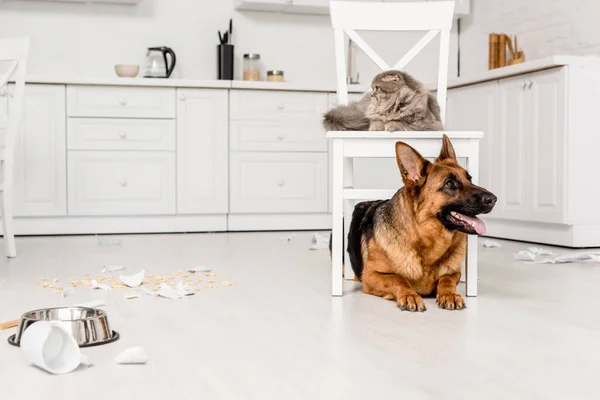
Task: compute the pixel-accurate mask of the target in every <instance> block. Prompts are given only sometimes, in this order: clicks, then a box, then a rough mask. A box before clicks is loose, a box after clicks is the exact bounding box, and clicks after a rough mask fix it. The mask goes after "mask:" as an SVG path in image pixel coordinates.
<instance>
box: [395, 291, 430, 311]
mask: <svg viewBox="0 0 600 400" xmlns="http://www.w3.org/2000/svg"><path fill="white" fill-rule="evenodd" d="M397 304H398V308H400V309H401V310H402V311H419V312H423V311H425V310H427V308H425V303H423V299H422V298H421V296H419V295H418V294H409V295H406V296H400V297H398V300H397Z"/></svg>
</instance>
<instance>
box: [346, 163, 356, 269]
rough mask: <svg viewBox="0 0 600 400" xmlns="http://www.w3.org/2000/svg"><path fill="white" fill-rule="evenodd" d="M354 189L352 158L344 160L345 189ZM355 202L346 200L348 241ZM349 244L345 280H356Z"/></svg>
mask: <svg viewBox="0 0 600 400" xmlns="http://www.w3.org/2000/svg"><path fill="white" fill-rule="evenodd" d="M353 187H354V160H353V159H352V158H344V188H353ZM354 203H355V202H354V200H344V239H346V240H347V238H348V232H350V222H351V221H352V213H353V212H354ZM347 249H348V243H346V244H345V246H344V278H345V279H347V280H353V279H354V270H353V269H352V264H351V263H350V255H349V254H348V251H347Z"/></svg>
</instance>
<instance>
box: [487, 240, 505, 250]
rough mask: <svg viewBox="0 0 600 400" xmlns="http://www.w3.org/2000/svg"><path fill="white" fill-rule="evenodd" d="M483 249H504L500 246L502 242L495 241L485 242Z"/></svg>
mask: <svg viewBox="0 0 600 400" xmlns="http://www.w3.org/2000/svg"><path fill="white" fill-rule="evenodd" d="M483 247H485V248H488V249H491V248H497V247H502V245H501V244H500V242H497V241H495V240H484V242H483Z"/></svg>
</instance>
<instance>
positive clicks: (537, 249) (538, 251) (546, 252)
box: [527, 247, 556, 256]
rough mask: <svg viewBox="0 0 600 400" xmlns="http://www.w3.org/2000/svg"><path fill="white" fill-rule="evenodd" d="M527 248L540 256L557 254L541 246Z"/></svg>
mask: <svg viewBox="0 0 600 400" xmlns="http://www.w3.org/2000/svg"><path fill="white" fill-rule="evenodd" d="M527 250H528V251H530V252H532V253H533V254H535V255H538V256H555V255H556V253H554V252H552V251H550V250H546V249H543V248H541V247H529V248H528V249H527Z"/></svg>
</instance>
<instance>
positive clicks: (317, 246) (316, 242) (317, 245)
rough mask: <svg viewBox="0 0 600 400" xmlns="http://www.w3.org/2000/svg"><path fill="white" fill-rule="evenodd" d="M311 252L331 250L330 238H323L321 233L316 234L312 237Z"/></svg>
mask: <svg viewBox="0 0 600 400" xmlns="http://www.w3.org/2000/svg"><path fill="white" fill-rule="evenodd" d="M310 249H311V250H325V249H329V238H328V237H327V236H323V235H321V234H320V233H315V234H314V235H313V237H312V245H311V246H310Z"/></svg>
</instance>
